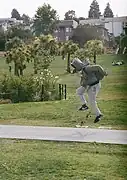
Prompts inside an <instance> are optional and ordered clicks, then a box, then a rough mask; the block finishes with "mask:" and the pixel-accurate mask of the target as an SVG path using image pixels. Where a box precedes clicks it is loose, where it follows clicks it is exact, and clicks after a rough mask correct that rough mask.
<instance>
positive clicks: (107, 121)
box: [0, 55, 127, 129]
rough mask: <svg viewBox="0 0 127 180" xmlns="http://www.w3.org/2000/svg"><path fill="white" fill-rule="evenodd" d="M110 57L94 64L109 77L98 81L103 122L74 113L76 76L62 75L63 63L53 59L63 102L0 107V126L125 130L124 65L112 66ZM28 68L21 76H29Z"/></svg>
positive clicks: (126, 91)
mask: <svg viewBox="0 0 127 180" xmlns="http://www.w3.org/2000/svg"><path fill="white" fill-rule="evenodd" d="M116 58H119V59H121V58H120V57H115V56H113V55H104V56H101V57H99V58H98V63H99V64H101V65H102V66H103V67H104V68H106V69H107V71H108V73H109V76H108V77H106V78H105V79H104V80H103V81H102V88H101V91H100V93H99V95H98V97H97V102H98V105H99V107H100V109H101V111H102V113H103V114H104V118H103V120H102V121H101V122H100V123H98V124H97V125H94V124H93V120H94V118H95V117H94V116H92V117H90V118H89V119H86V118H85V116H86V113H85V112H77V108H78V107H79V106H80V101H79V98H78V97H77V96H76V93H75V90H76V88H77V87H78V86H79V80H80V78H79V77H78V76H77V75H72V74H67V73H66V61H63V60H62V59H61V58H59V57H56V60H55V61H54V62H53V63H52V65H51V70H52V71H53V73H54V74H55V75H59V76H60V81H59V82H60V83H66V84H67V98H68V99H67V100H66V101H64V100H62V101H56V102H39V103H22V104H8V105H0V124H20V125H40V126H64V127H65V126H66V127H74V126H75V125H76V124H77V123H79V122H81V121H82V120H84V121H85V125H86V126H89V127H98V126H102V125H103V126H110V127H112V128H115V129H127V121H126V120H127V113H126V109H127V84H126V81H127V66H126V65H124V66H120V67H113V66H112V61H113V60H114V59H116ZM0 67H1V69H2V72H6V73H7V72H8V71H7V65H6V64H5V62H4V60H3V59H1V66H0ZM32 71H33V70H32V65H31V64H30V66H29V68H28V69H27V70H26V72H25V74H28V73H31V72H32Z"/></svg>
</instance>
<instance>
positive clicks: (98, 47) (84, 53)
mask: <svg viewBox="0 0 127 180" xmlns="http://www.w3.org/2000/svg"><path fill="white" fill-rule="evenodd" d="M102 53H103V44H102V42H101V41H99V40H90V41H87V43H86V44H85V45H84V48H80V49H78V50H77V51H76V52H75V53H74V55H73V57H77V58H79V59H81V60H82V61H83V60H85V59H86V58H89V59H90V60H91V59H92V58H93V57H94V60H95V61H96V57H95V56H96V55H99V54H102ZM95 63H96V62H95Z"/></svg>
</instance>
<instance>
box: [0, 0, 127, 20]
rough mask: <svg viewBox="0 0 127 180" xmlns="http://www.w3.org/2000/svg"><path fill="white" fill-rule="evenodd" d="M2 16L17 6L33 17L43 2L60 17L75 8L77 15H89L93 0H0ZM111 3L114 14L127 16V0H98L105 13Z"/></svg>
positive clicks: (0, 16)
mask: <svg viewBox="0 0 127 180" xmlns="http://www.w3.org/2000/svg"><path fill="white" fill-rule="evenodd" d="M0 1H1V2H0V18H6V17H10V16H11V11H12V9H13V8H16V9H17V10H18V11H19V13H20V14H21V15H22V14H23V13H25V14H27V15H29V16H30V17H33V16H34V14H35V12H36V10H37V8H38V7H39V6H42V5H43V3H44V2H45V3H49V4H50V5H51V6H52V8H54V9H55V10H57V13H58V14H59V17H60V19H63V18H64V14H65V12H67V11H68V10H75V12H76V15H77V17H81V16H82V17H87V16H88V11H89V7H90V4H91V2H92V0H75V1H74V0H0ZM107 2H109V3H110V5H111V8H112V10H113V13H114V15H115V16H116V15H118V16H127V8H126V7H127V0H98V3H99V5H100V10H101V12H102V13H103V11H104V8H105V6H106V4H107Z"/></svg>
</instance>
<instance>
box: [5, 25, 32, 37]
mask: <svg viewBox="0 0 127 180" xmlns="http://www.w3.org/2000/svg"><path fill="white" fill-rule="evenodd" d="M6 34H7V39H11V38H14V37H19V38H20V39H23V40H27V39H29V38H32V32H31V31H30V30H29V29H25V27H24V25H13V26H11V27H9V28H8V30H7V32H6Z"/></svg>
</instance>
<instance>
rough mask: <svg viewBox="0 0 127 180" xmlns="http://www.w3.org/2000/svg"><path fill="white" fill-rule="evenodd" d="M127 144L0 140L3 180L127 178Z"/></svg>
mask: <svg viewBox="0 0 127 180" xmlns="http://www.w3.org/2000/svg"><path fill="white" fill-rule="evenodd" d="M126 178H127V145H107V144H105V145H103V144H96V143H85V144H84V143H64V142H57V143H56V142H47V141H45V142H44V141H30V140H28V141H26V140H6V139H4V140H3V139H1V140H0V179H1V180H12V179H14V180H22V179H23V180H50V179H52V180H65V179H66V180H109V179H111V180H125V179H126Z"/></svg>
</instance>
